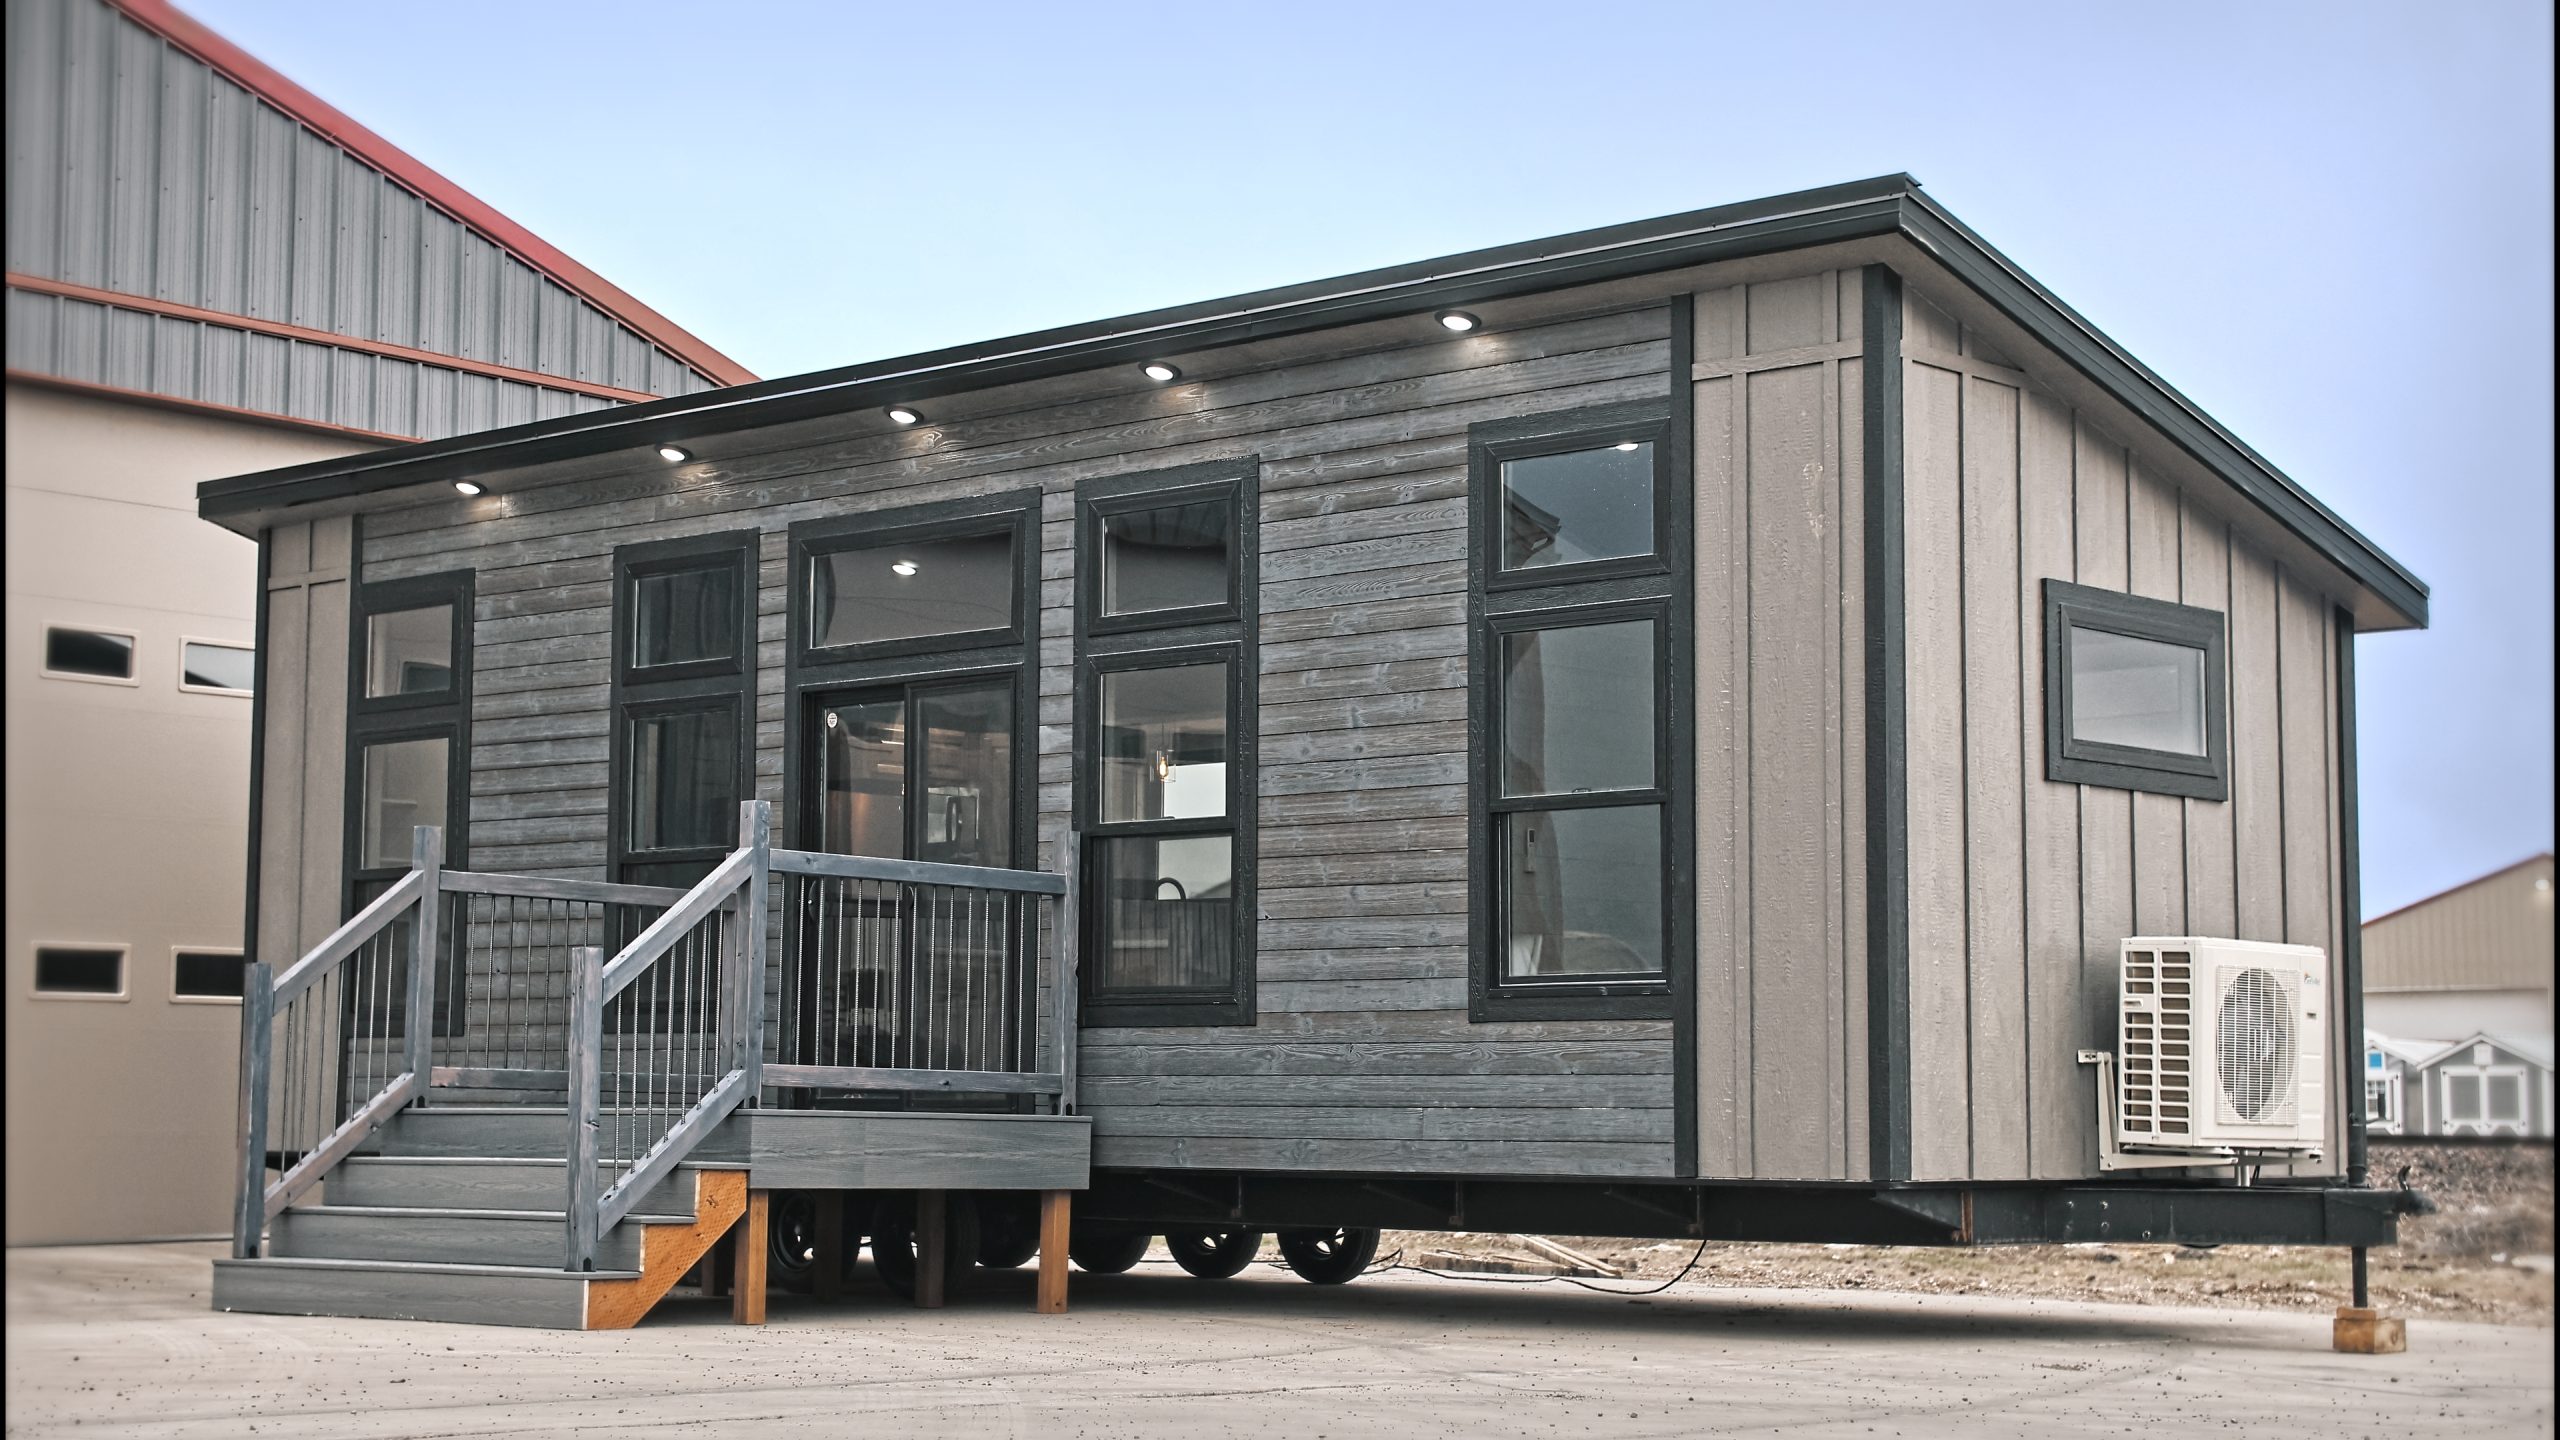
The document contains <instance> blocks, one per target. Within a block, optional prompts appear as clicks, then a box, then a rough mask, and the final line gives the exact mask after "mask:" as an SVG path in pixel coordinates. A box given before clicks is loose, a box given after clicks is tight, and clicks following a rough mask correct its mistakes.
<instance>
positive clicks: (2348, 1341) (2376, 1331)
mask: <svg viewBox="0 0 2560 1440" xmlns="http://www.w3.org/2000/svg"><path fill="white" fill-rule="evenodd" d="M2329 1345H2330V1348H2332V1349H2334V1350H2337V1351H2339V1352H2340V1353H2342V1354H2347V1355H2398V1354H2400V1353H2402V1352H2403V1351H2405V1350H2407V1349H2408V1348H2409V1322H2408V1321H2406V1320H2403V1319H2401V1318H2400V1317H2399V1316H2397V1315H2385V1314H2383V1313H2382V1312H2381V1311H2379V1310H2361V1309H2358V1308H2357V1307H2355V1306H2353V1305H2341V1306H2339V1307H2338V1318H2337V1319H2336V1320H2335V1321H2333V1322H2331V1324H2330V1327H2329Z"/></svg>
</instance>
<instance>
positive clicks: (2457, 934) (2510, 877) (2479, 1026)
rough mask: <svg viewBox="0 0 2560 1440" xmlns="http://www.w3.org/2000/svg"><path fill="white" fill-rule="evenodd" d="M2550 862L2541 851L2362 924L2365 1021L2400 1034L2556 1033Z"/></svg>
mask: <svg viewBox="0 0 2560 1440" xmlns="http://www.w3.org/2000/svg"><path fill="white" fill-rule="evenodd" d="M2551 887H2552V862H2551V857H2550V856H2549V855H2536V856H2534V857H2532V858H2531V859H2529V860H2521V861H2518V862H2517V863H2515V864H2513V865H2510V866H2508V867H2506V868H2505V869H2503V870H2499V871H2496V872H2494V873H2491V874H2488V875H2483V876H2481V877H2480V878H2479V879H2477V880H2473V881H2469V882H2467V883H2465V884H2461V885H2457V886H2455V887H2454V888H2452V889H2450V890H2447V891H2445V892H2444V893H2443V894H2440V895H2434V896H2430V897H2428V898H2427V899H2424V900H2421V901H2418V902H2417V903H2416V904H2414V905H2407V906H2403V907H2402V908H2400V909H2398V910H2394V911H2392V912H2391V913H2390V914H2388V915H2383V916H2380V917H2378V918H2376V919H2372V920H2368V921H2366V922H2365V925H2364V993H2365V1023H2366V1025H2367V1026H2369V1027H2370V1028H2372V1029H2373V1030H2376V1031H2378V1032H2380V1033H2382V1034H2384V1035H2388V1036H2391V1037H2393V1038H2395V1039H2401V1040H2433V1041H2437V1042H2439V1043H2441V1044H2450V1043H2452V1042H2453V1041H2456V1040H2459V1039H2462V1038H2463V1037H2464V1036H2467V1035H2475V1034H2483V1033H2485V1034H2490V1035H2518V1036H2526V1037H2531V1036H2537V1035H2538V1036H2542V1037H2545V1038H2544V1045H2545V1046H2546V1048H2547V1047H2548V1045H2549V1039H2548V1037H2549V1036H2550V1035H2551V1033H2552V993H2551V992H2552V925H2551V905H2552V889H2551Z"/></svg>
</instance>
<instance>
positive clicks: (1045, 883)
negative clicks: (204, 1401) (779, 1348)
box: [213, 801, 1090, 1329]
mask: <svg viewBox="0 0 2560 1440" xmlns="http://www.w3.org/2000/svg"><path fill="white" fill-rule="evenodd" d="M738 823H739V835H740V844H739V847H738V849H736V850H735V851H733V852H732V853H731V854H730V855H729V857H728V858H727V859H726V860H723V861H722V862H720V863H719V864H718V865H717V866H715V867H713V868H712V870H711V871H710V873H709V874H708V875H706V876H705V877H704V878H703V879H702V880H701V881H699V882H697V883H696V884H695V885H693V886H692V887H691V888H689V889H681V890H680V889H672V888H660V887H650V886H639V885H624V884H618V883H608V882H603V881H593V880H576V879H561V878H557V877H541V876H521V875H500V874H480V873H473V872H469V871H463V870H456V869H452V868H450V867H448V866H446V865H445V864H444V857H443V841H442V837H441V835H440V834H439V832H437V831H436V830H434V829H432V828H424V827H422V828H420V829H419V830H418V831H417V832H416V834H415V837H414V839H415V847H414V851H413V858H412V860H411V864H410V869H409V871H408V873H407V874H406V875H403V876H402V877H401V878H400V879H398V880H397V881H394V882H391V883H390V885H389V886H388V888H386V889H384V890H383V891H382V892H381V893H380V894H379V895H378V896H376V897H375V898H374V899H373V900H371V901H370V902H369V903H367V904H366V905H365V906H364V907H363V908H362V909H361V910H359V911H358V912H357V914H356V915H355V916H353V917H352V918H350V919H349V920H348V921H347V922H346V923H345V924H344V925H342V926H340V927H338V929H337V930H336V931H334V932H333V933H331V934H330V935H329V936H328V938H326V939H324V940H322V941H321V942H320V943H319V944H318V945H316V946H314V947H313V948H312V949H311V950H310V951H308V952H307V953H305V954H304V955H303V956H302V957H301V958H300V959H298V960H296V961H294V962H293V963H292V964H290V965H287V966H284V967H283V968H282V969H281V970H279V969H276V968H275V967H272V966H270V965H269V964H267V963H265V962H258V961H253V962H252V963H251V964H250V965H249V966H248V967H247V973H246V975H245V976H244V979H243V988H242V997H241V1060H240V1116H241V1134H240V1148H239V1162H240V1183H239V1188H238V1191H237V1204H236V1207H235V1209H234V1213H233V1224H232V1247H231V1255H230V1257H229V1258H226V1259H222V1260H218V1261H216V1262H215V1269H214V1277H213V1303H214V1307H215V1308H216V1309H221V1310H242V1311H257V1312H264V1313H270V1314H290V1315H343V1316H366V1317H378V1318H385V1319H409V1320H451V1321H466V1322H475V1323H480V1324H497V1325H527V1326H542V1327H551V1328H560V1329H614V1328H620V1327H623V1326H628V1325H631V1324H634V1323H636V1322H637V1321H638V1320H639V1319H640V1318H641V1317H642V1316H643V1315H645V1314H647V1313H648V1311H649V1309H650V1307H651V1306H653V1305H655V1304H657V1302H658V1301H659V1300H660V1299H661V1298H662V1297H663V1296H664V1295H665V1294H666V1293H667V1291H668V1290H669V1289H671V1288H672V1287H673V1286H674V1285H675V1284H676V1282H677V1281H678V1280H679V1279H681V1278H682V1277H683V1276H684V1275H685V1274H686V1273H687V1272H688V1271H690V1270H692V1269H693V1268H694V1267H695V1265H696V1264H697V1263H698V1262H700V1261H701V1260H702V1258H703V1257H704V1256H705V1255H706V1254H708V1253H709V1251H710V1249H711V1247H712V1246H713V1245H714V1244H716V1243H718V1242H719V1241H720V1239H721V1238H722V1237H723V1236H724V1235H728V1234H730V1233H731V1232H732V1231H735V1232H736V1233H737V1235H738V1237H739V1240H738V1253H739V1260H740V1265H741V1269H740V1277H741V1279H740V1283H739V1285H738V1286H737V1287H736V1296H737V1306H736V1309H737V1313H738V1315H739V1318H741V1319H743V1320H747V1321H749V1322H750V1323H753V1322H754V1321H756V1320H760V1319H761V1317H762V1314H763V1298H762V1297H763V1285H762V1283H761V1270H762V1265H763V1255H764V1240H765V1236H764V1233H763V1229H762V1227H763V1224H764V1219H763V1217H764V1216H765V1214H766V1213H767V1204H766V1201H765V1199H764V1196H765V1194H766V1187H769V1186H781V1187H795V1188H802V1189H811V1190H819V1191H826V1190H856V1189H911V1190H915V1191H918V1192H920V1193H927V1194H932V1195H936V1196H938V1195H939V1194H940V1193H941V1192H942V1191H944V1190H946V1189H962V1190H967V1189H980V1188H991V1189H1006V1188H1018V1189H1038V1190H1041V1191H1042V1192H1043V1193H1044V1194H1055V1195H1061V1196H1062V1195H1063V1194H1064V1192H1065V1191H1066V1190H1069V1189H1080V1188H1082V1187H1083V1186H1084V1185H1085V1183H1086V1182H1087V1179H1088V1178H1089V1173H1090V1172H1089V1168H1088V1161H1089V1155H1090V1149H1089V1134H1090V1127H1089V1125H1088V1124H1087V1122H1085V1121H1084V1120H1083V1119H1082V1117H1079V1116H1076V1115H1074V1114H1073V1110H1074V1096H1075V1073H1074V1072H1075V1043H1074V1035H1075V1025H1074V1016H1075V1003H1076V1002H1075V975H1076V963H1075V935H1076V929H1077V927H1076V923H1075V916H1074V902H1073V898H1072V897H1073V895H1074V885H1073V876H1072V870H1073V863H1074V862H1073V858H1072V857H1073V854H1074V849H1075V846H1074V842H1073V837H1072V836H1071V835H1070V836H1066V837H1062V844H1061V845H1060V850H1061V853H1063V854H1065V855H1066V856H1067V857H1069V858H1068V859H1067V860H1066V862H1065V864H1066V867H1067V873H1063V874H1048V873H1044V872H1040V871H1027V870H996V869H986V868H980V867H970V866H955V865H944V864H937V863H927V862H914V861H904V860H884V859H876V858H871V857H858V856H845V855H833V854H824V853H813V852H804V851H795V850H786V849H782V848H779V847H776V846H774V845H773V844H772V815H771V810H770V807H769V806H768V805H767V804H765V803H764V802H761V801H750V802H747V803H746V804H745V805H744V806H742V807H741V810H740V813H739V822H738ZM775 902H778V903H775ZM883 921H886V922H890V923H887V924H882V923H879V922H883ZM768 1008H771V1009H772V1010H773V1012H774V1013H772V1014H770V1015H768V1013H767V1011H768ZM430 1015H432V1016H433V1020H432V1023H423V1024H422V1023H418V1022H420V1021H421V1020H424V1019H425V1018H426V1017H428V1016H430ZM918 1094H925V1095H932V1096H936V1097H940V1098H941V1099H942V1100H943V1102H944V1106H943V1108H945V1109H949V1108H954V1107H953V1106H952V1104H951V1102H955V1101H956V1102H957V1107H956V1108H958V1109H961V1110H970V1111H974V1112H976V1113H970V1114H958V1115H948V1114H946V1115H941V1116H937V1115H933V1114H926V1113H916V1114H910V1115H903V1116H902V1115H898V1114H894V1113H884V1110H883V1107H880V1106H877V1105H873V1104H870V1103H868V1098H869V1097H882V1096H888V1097H895V1096H899V1095H907V1096H913V1095H918ZM847 1096H850V1097H863V1098H866V1103H865V1104H863V1105H860V1106H855V1107H851V1108H848V1107H846V1106H843V1105H839V1104H836V1103H834V1102H833V1100H832V1099H830V1098H829V1097H847ZM888 1108H889V1109H892V1110H894V1109H895V1108H896V1107H888ZM857 1112H863V1113H857ZM955 1125H956V1126H957V1130H956V1131H955V1128H954V1127H955ZM934 1203H936V1204H938V1203H939V1202H938V1200H937V1201H936V1202H934ZM1046 1203H1048V1202H1046V1201H1044V1204H1046ZM931 1213H933V1214H936V1215H938V1214H939V1213H940V1212H939V1211H938V1210H935V1211H933V1212H931ZM1044 1213H1045V1212H1044ZM1057 1213H1058V1214H1059V1215H1060V1216H1063V1214H1064V1213H1065V1212H1064V1210H1063V1209H1060V1210H1058V1212H1057ZM742 1222H743V1228H741V1224H742ZM1059 1223H1060V1224H1063V1223H1064V1222H1063V1220H1061V1221H1060V1222H1059ZM936 1225H937V1226H938V1221H937V1222H936ZM932 1233H933V1234H935V1235H936V1236H938V1235H939V1230H938V1228H936V1229H935V1230H934V1231H933V1232H932ZM1063 1234H1064V1232H1063V1230H1062V1231H1061V1232H1060V1242H1061V1243H1060V1245H1059V1246H1058V1247H1057V1248H1059V1249H1061V1250H1063ZM918 1243H919V1244H922V1243H924V1242H923V1240H922V1239H921V1237H920V1239H919V1242H918ZM936 1243H938V1241H937V1242H936ZM1052 1268H1054V1269H1055V1284H1054V1289H1055V1304H1056V1305H1057V1306H1058V1307H1059V1308H1061V1309H1062V1308H1063V1305H1064V1299H1063V1296H1064V1289H1063V1286H1064V1275H1065V1270H1064V1262H1063V1260H1060V1261H1058V1262H1057V1263H1056V1265H1055V1266H1054V1267H1050V1266H1046V1265H1044V1269H1043V1276H1044V1279H1043V1297H1044V1298H1043V1301H1042V1303H1043V1305H1044V1306H1045V1305H1048V1304H1050V1303H1051V1299H1050V1298H1049V1297H1050V1293H1051V1290H1052V1288H1053V1286H1052V1283H1051V1280H1050V1278H1049V1276H1050V1270H1051V1269H1052Z"/></svg>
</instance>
